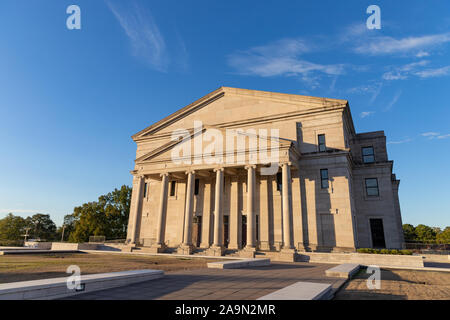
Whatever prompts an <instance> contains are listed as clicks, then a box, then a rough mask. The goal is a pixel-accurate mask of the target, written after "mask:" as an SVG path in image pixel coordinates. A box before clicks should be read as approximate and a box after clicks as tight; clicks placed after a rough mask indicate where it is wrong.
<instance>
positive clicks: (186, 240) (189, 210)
mask: <svg viewBox="0 0 450 320" xmlns="http://www.w3.org/2000/svg"><path fill="white" fill-rule="evenodd" d="M186 174H187V176H188V177H187V185H186V207H185V209H184V234H183V243H182V245H181V246H180V247H179V250H178V252H179V253H182V254H191V253H192V251H193V246H192V215H193V214H194V212H193V211H194V183H195V171H188V172H186Z"/></svg>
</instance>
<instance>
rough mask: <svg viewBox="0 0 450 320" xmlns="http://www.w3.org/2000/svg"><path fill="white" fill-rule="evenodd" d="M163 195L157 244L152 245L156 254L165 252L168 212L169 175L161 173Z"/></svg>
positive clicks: (161, 197)
mask: <svg viewBox="0 0 450 320" xmlns="http://www.w3.org/2000/svg"><path fill="white" fill-rule="evenodd" d="M160 176H161V178H162V180H161V194H160V197H159V209H158V222H157V225H156V243H155V244H154V245H152V249H153V250H152V251H153V252H155V253H161V252H164V250H165V248H166V246H165V244H164V236H165V227H164V226H165V220H166V212H167V193H168V186H169V174H168V173H161V174H160Z"/></svg>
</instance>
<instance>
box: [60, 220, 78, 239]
mask: <svg viewBox="0 0 450 320" xmlns="http://www.w3.org/2000/svg"><path fill="white" fill-rule="evenodd" d="M75 222H76V217H75V216H74V215H73V214H66V215H65V216H64V222H63V225H62V226H61V227H59V228H58V230H57V231H56V239H57V240H58V241H60V240H62V241H68V240H69V236H70V234H71V233H72V232H73V231H74V230H75ZM63 231H64V238H63Z"/></svg>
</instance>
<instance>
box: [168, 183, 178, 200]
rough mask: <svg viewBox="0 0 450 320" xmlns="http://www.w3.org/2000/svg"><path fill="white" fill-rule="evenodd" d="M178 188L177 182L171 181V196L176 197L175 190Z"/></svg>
mask: <svg viewBox="0 0 450 320" xmlns="http://www.w3.org/2000/svg"><path fill="white" fill-rule="evenodd" d="M176 186H177V182H176V181H171V182H170V196H171V197H174V196H175V188H176Z"/></svg>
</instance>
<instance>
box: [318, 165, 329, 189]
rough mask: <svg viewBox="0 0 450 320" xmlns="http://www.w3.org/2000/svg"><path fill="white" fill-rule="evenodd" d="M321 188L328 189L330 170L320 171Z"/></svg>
mask: <svg viewBox="0 0 450 320" xmlns="http://www.w3.org/2000/svg"><path fill="white" fill-rule="evenodd" d="M320 187H321V188H322V189H328V169H320Z"/></svg>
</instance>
